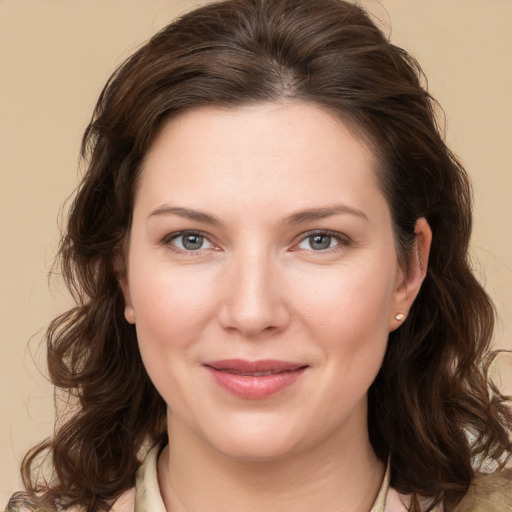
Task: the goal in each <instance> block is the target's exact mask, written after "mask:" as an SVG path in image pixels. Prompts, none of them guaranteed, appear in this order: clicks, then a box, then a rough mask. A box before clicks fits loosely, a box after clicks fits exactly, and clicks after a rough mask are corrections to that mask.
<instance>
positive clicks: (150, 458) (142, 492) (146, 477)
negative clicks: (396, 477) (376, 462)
mask: <svg viewBox="0 0 512 512" xmlns="http://www.w3.org/2000/svg"><path fill="white" fill-rule="evenodd" d="M160 452H161V447H160V445H156V446H154V447H153V448H151V450H150V451H149V452H148V453H147V455H146V457H145V459H144V462H143V463H142V465H141V466H140V468H139V469H138V471H137V475H136V480H135V510H134V512H149V511H151V512H166V510H165V505H164V502H163V499H162V495H161V494H160V489H159V487H158V477H157V473H156V471H157V470H156V468H157V461H158V456H159V455H160ZM389 481H390V466H389V461H388V465H387V467H386V473H385V474H384V480H383V481H382V485H381V487H380V490H379V493H378V494H377V498H376V500H375V503H374V504H373V506H372V508H371V509H370V512H386V498H387V495H388V491H389Z"/></svg>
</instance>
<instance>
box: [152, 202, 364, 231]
mask: <svg viewBox="0 0 512 512" xmlns="http://www.w3.org/2000/svg"><path fill="white" fill-rule="evenodd" d="M157 215H176V216H178V217H183V218H185V219H189V220H194V221H196V222H202V223H204V224H210V225H212V226H221V225H222V221H221V220H220V219H219V218H218V217H217V216H215V215H212V214H210V213H206V212H201V211H199V210H193V209H191V208H184V207H180V206H169V205H162V206H160V207H158V208H157V209H156V210H153V211H152V212H151V213H150V214H149V216H148V218H151V217H154V216H157ZM334 215H355V216H356V217H359V218H361V219H363V220H365V221H366V222H368V217H367V216H366V214H365V213H364V212H362V211H361V210H358V209H357V208H353V207H352V206H348V205H346V204H336V205H333V206H329V207H324V208H310V209H307V210H301V211H299V212H296V213H292V214H291V215H288V216H286V217H285V218H284V219H282V220H281V221H280V224H283V225H286V224H300V223H303V222H308V221H314V220H319V219H325V218H327V217H332V216H334Z"/></svg>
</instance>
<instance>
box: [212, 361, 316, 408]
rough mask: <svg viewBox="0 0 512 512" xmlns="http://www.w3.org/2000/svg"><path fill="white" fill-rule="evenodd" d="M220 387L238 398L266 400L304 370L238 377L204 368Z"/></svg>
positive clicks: (233, 374) (290, 382)
mask: <svg viewBox="0 0 512 512" xmlns="http://www.w3.org/2000/svg"><path fill="white" fill-rule="evenodd" d="M206 369H207V370H208V371H209V372H210V373H211V374H212V376H213V378H214V379H215V381H216V382H217V384H219V385H220V386H221V387H223V388H224V389H225V390H227V391H229V392H230V393H231V394H233V395H235V396H238V397H240V398H247V399H252V400H261V399H263V398H268V397H270V396H272V395H275V394H276V393H279V392H280V391H283V390H284V389H286V388H288V387H290V386H291V385H292V384H293V383H294V382H296V381H297V379H298V378H299V377H300V376H301V375H302V374H303V373H304V371H305V370H306V368H305V367H303V368H298V369H297V370H292V371H286V372H281V373H274V374H272V375H261V376H252V375H239V374H235V373H229V372H227V371H222V370H216V369H215V368H211V367H206Z"/></svg>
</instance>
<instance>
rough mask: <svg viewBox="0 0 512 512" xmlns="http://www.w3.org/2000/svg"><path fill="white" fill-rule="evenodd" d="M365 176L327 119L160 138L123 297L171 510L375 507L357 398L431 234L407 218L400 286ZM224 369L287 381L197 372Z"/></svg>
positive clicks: (244, 118) (145, 176)
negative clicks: (155, 422)
mask: <svg viewBox="0 0 512 512" xmlns="http://www.w3.org/2000/svg"><path fill="white" fill-rule="evenodd" d="M375 168H376V162H375V160H374V158H373V155H372V153H371V152H370V151H369V150H368V148H367V147H366V145H365V144H364V143H363V142H361V140H359V139H358V138H356V137H355V136H354V135H353V134H352V133H351V132H350V131H349V130H348V128H347V127H346V126H345V125H344V124H343V123H342V122H341V121H340V120H339V119H338V118H335V117H333V116H332V115H330V114H329V113H327V112H326V111H324V110H322V109H321V108H320V107H317V106H314V105H311V104H306V103H302V102H297V101H295V102H294V101H288V102H283V103H268V104H261V105H256V106H250V107H237V108H230V109H219V108H213V107H211V108H210V107H208V108H207V107H204V108H198V109H196V110H192V111H189V112H186V113H184V114H182V115H180V116H178V117H176V118H174V119H172V120H171V121H168V122H167V123H166V124H165V125H164V126H163V127H162V129H161V130H160V132H159V133H158V135H157V137H156V139H155V141H154V142H153V144H152V146H151V148H150V150H149V152H148V155H147V158H146V160H145V163H144V166H143V170H142V175H141V180H140V183H139V185H138V188H137V191H136V196H135V206H134V212H133V224H132V228H131V232H130V239H129V247H128V258H127V268H128V272H127V279H126V281H125V282H124V283H123V288H124V292H125V299H126V309H125V316H126V319H127V320H128V321H129V322H131V323H134V324H135V325H136V329H137V335H138V339H139V345H140V350H141V354H142V357H143V360H144V364H145V366H146V369H147V371H148V373H149V375H150V377H151V379H152V381H153V382H154V384H155V386H156V388H157V389H158V391H159V392H160V394H161V395H162V397H163V398H164V400H165V401H166V403H167V405H168V429H169V439H170V442H169V445H168V446H167V447H166V448H165V450H164V451H163V452H162V454H161V456H160V458H159V463H158V478H159V484H160V489H161V492H162V496H163V499H164V503H165V505H166V508H167V510H169V511H173V512H181V511H187V512H199V511H202V512H203V511H205V510H208V511H209V512H210V511H212V512H215V511H219V512H220V511H223V512H224V511H235V510H236V511H237V512H249V511H261V510H268V511H276V512H277V511H285V510H286V511H289V510H293V511H294V512H301V511H304V512H305V511H311V510H322V511H326V512H329V511H333V512H334V511H336V512H341V511H347V512H348V511H351V512H358V511H360V512H367V511H368V510H369V509H370V508H371V506H372V504H373V501H374V499H375V497H376V495H377V493H378V490H379V488H380V485H381V482H382V478H383V474H384V465H383V463H382V462H381V461H380V460H379V459H378V458H377V457H376V455H375V453H374V451H373V449H372V447H371V444H370V441H369V438H368V431H367V427H366V424H367V391H368V388H369V386H370V385H371V383H372V381H373V380H374V378H375V376H376V374H377V372H378V370H379V368H380V366H381V363H382V359H383V356H384V353H385V350H386V345H387V338H388V334H389V332H390V331H392V330H394V329H396V328H399V327H400V325H401V323H402V321H400V320H397V319H396V318H395V315H396V314H397V313H402V314H404V315H406V314H407V312H408V310H409V308H410V306H411V304H412V302H413V300H414V298H415V297H416V294H417V293H418V291H419V287H420V285H421V282H422V280H423V277H424V274H425V271H424V269H425V268H426V262H427V257H428V250H429V246H430V237H431V234H430V229H429V227H428V224H427V223H426V222H425V221H424V220H423V219H420V220H419V221H418V222H417V224H416V236H417V255H418V257H417V258H414V261H412V264H411V269H410V271H409V272H408V273H407V274H406V273H405V272H404V271H403V269H402V268H401V266H400V264H399V262H398V258H397V254H396V249H395V244H394V239H393V231H392V224H391V219H390V212H389V207H388V205H387V202H386V200H385V198H384V196H383V194H382V192H381V190H380V188H379V186H378V184H377V180H376V177H375ZM233 359H236V360H237V361H239V360H242V361H245V362H249V363H253V362H254V361H260V362H261V361H268V360H271V361H276V360H277V361H281V362H282V361H284V362H287V363H292V364H293V365H295V366H294V368H293V369H292V370H293V371H290V372H285V373H283V374H281V376H282V375H286V376H287V377H285V380H286V379H287V378H288V376H290V375H294V377H293V378H292V379H291V380H290V381H288V380H286V385H285V386H284V387H282V388H281V387H278V388H275V389H274V388H272V386H270V388H269V387H268V386H267V384H268V382H270V381H272V379H273V377H269V376H268V375H261V374H260V373H258V372H257V371H252V372H251V371H248V373H247V374H244V375H243V376H240V375H238V376H236V377H233V373H236V372H232V371H231V370H230V369H228V370H226V369H219V368H212V367H211V366H209V364H208V363H211V362H212V361H226V360H233ZM272 364H274V363H272ZM214 366H215V364H214ZM217 366H218V365H217ZM296 367H297V368H298V369H297V368H296ZM273 371H274V370H272V371H271V373H272V372H273ZM217 377H219V378H220V381H222V382H225V381H227V382H228V386H227V387H226V386H223V385H222V383H219V382H220V381H219V379H217ZM274 377H275V375H274ZM233 378H234V379H235V381H236V382H235V384H234V385H233V386H232V385H231V384H232V382H231V380H230V379H233ZM279 379H280V377H279V378H277V379H276V380H279ZM239 381H243V382H242V384H240V383H239ZM279 382H281V381H280V380H279ZM230 386H231V387H230ZM239 386H242V388H243V390H242V391H240V390H239ZM233 389H234V390H233ZM262 390H263V391H262Z"/></svg>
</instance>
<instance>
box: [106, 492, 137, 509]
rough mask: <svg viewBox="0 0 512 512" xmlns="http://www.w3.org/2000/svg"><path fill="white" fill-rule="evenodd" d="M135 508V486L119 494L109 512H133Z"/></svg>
mask: <svg viewBox="0 0 512 512" xmlns="http://www.w3.org/2000/svg"><path fill="white" fill-rule="evenodd" d="M134 510H135V487H132V488H131V489H129V490H128V491H126V492H124V493H123V494H121V496H120V497H119V498H118V499H117V500H116V502H115V503H114V505H113V506H112V508H111V512H134Z"/></svg>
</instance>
